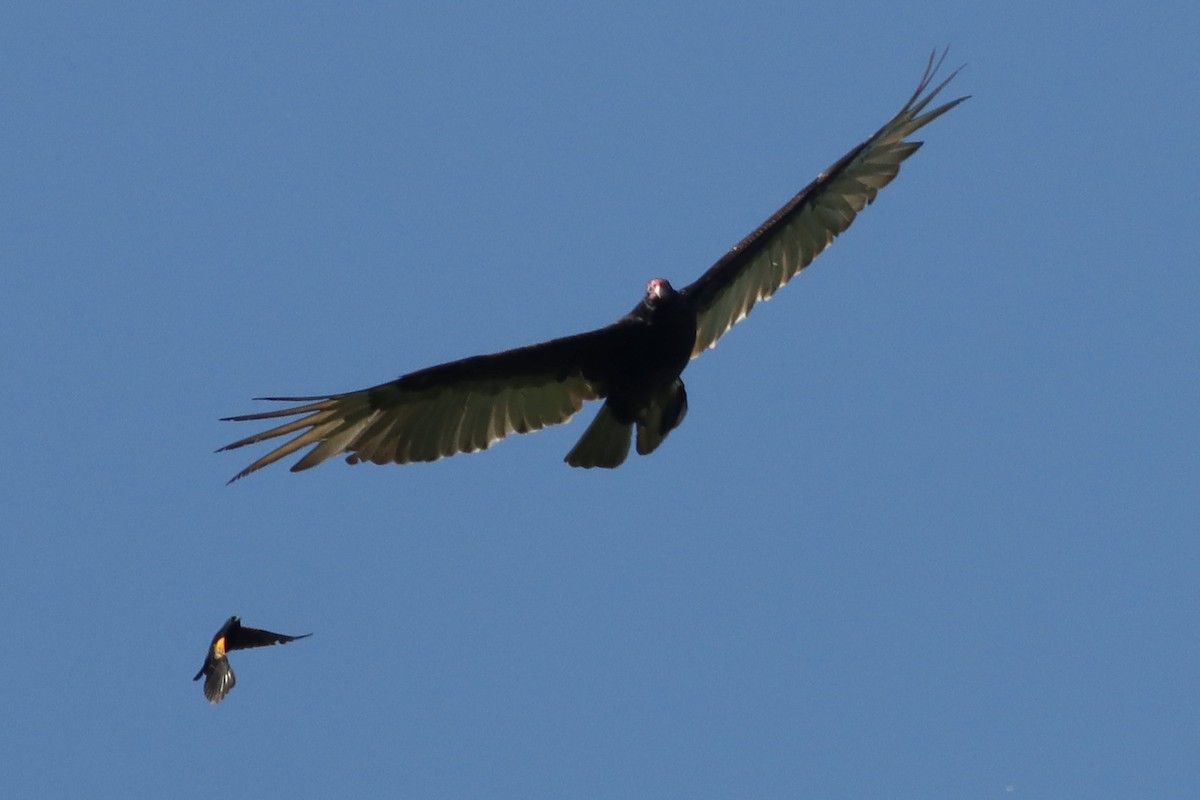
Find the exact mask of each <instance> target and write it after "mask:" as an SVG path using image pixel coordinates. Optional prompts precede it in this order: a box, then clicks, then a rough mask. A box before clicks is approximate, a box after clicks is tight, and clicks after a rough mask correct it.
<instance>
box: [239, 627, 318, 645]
mask: <svg viewBox="0 0 1200 800" xmlns="http://www.w3.org/2000/svg"><path fill="white" fill-rule="evenodd" d="M309 636H312V634H311V633H305V634H302V635H300V636H288V635H287V634H285V633H273V632H271V631H264V630H259V629H258V628H247V627H246V626H244V625H243V626H241V627H240V628H238V629H237V630H236V631H233V632H231V633H230V635H229V636H228V637H227V638H226V639H225V649H226V650H245V649H247V648H250V647H265V646H266V645H269V644H287V643H288V642H294V641H296V640H297V639H307V638H308V637H309Z"/></svg>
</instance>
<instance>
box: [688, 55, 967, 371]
mask: <svg viewBox="0 0 1200 800" xmlns="http://www.w3.org/2000/svg"><path fill="white" fill-rule="evenodd" d="M934 55H936V54H933V55H930V57H929V64H928V65H927V66H926V68H925V74H924V75H923V76H922V78H921V82H920V84H919V85H918V86H917V89H916V91H915V92H913V94H912V97H910V98H909V100H908V102H907V103H905V104H904V107H903V108H901V109H900V111H899V112H898V113H897V114H896V116H894V117H892V119H891V120H889V121H888V123H887V124H886V125H884V126H883V127H882V128H880V129H879V130H878V131H877V132H876V133H875V135H874V136H872V137H871V138H869V139H867V140H866V141H865V142H863V143H862V144H860V145H859V146H858V147H855V148H854V149H853V150H851V151H850V152H849V153H847V154H846V155H844V156H842V158H841V159H840V160H838V162H837V163H836V164H834V165H833V166H831V167H830V168H829V169H827V170H826V171H825V172H822V173H821V174H820V175H818V176H817V178H816V180H814V181H813V182H812V183H810V184H809V185H808V186H806V187H804V189H802V190H801V191H800V193H799V194H797V195H796V196H795V197H793V198H792V199H791V201H789V202H788V203H787V205H785V206H784V207H783V208H781V209H779V211H777V212H775V214H774V215H773V216H772V217H771V218H770V219H768V220H767V221H766V222H764V223H763V224H762V225H760V226H759V228H758V229H757V230H756V231H754V232H753V233H751V234H750V235H749V236H747V237H746V238H745V239H743V240H742V241H741V242H739V243H738V244H737V245H736V246H735V247H734V248H733V249H732V250H730V251H729V252H728V253H727V254H725V256H724V257H723V258H721V260H720V261H718V262H717V263H716V264H714V265H713V266H712V267H711V268H709V270H708V271H707V272H705V273H704V274H703V275H701V276H700V278H699V279H697V280H696V281H695V282H694V283H692V284H691V285H690V286H688V287H686V288H685V289H683V291H682V294H683V295H685V296H686V297H688V298H689V299H690V301H691V302H692V304H693V307H694V308H695V309H696V311H697V315H698V318H697V325H696V346H695V348H694V349H693V350H692V357H693V358H695V357H696V356H698V355H700V354H701V353H703V352H704V351H705V350H707V349H708V348H710V347H712V346H714V345H715V344H716V343H717V340H718V339H720V338H721V336H722V335H724V333H725V332H726V331H727V330H729V329H730V328H732V327H733V326H734V325H736V324H737V323H738V322H740V321H741V320H742V319H743V318H745V316H746V315H747V314H749V313H750V309H751V308H753V307H754V304H755V303H756V302H758V301H759V300H766V299H768V298H770V297H771V295H773V294H774V293H775V291H776V290H777V289H779V287H781V286H783V285H784V284H785V283H787V282H788V281H789V280H791V278H792V277H793V276H794V275H795V274H796V273H798V272H799V271H800V270H802V269H804V268H805V267H806V266H808V265H809V264H810V263H811V262H812V260H813V259H814V258H816V257H817V255H819V254H820V253H821V251H822V250H824V249H825V248H826V247H828V246H829V245H830V244H831V243H832V242H833V239H834V237H835V236H837V235H838V234H840V233H841V232H842V231H844V230H846V229H847V228H848V227H850V223H852V222H853V221H854V219H855V217H856V216H857V215H858V212H859V211H862V210H863V208H864V207H865V206H866V205H867V204H869V203H871V202H872V201H873V200H874V199H875V195H876V193H877V192H878V191H879V190H880V189H882V188H883V187H884V186H887V185H888V184H889V183H890V182H891V181H892V179H893V178H895V177H896V175H897V173H899V171H900V163H901V162H902V161H904V159H906V158H908V157H909V156H911V155H912V154H913V153H914V152H916V150H917V148H919V147H920V146H921V142H909V141H905V139H906V138H907V137H908V136H910V135H911V134H912V133H913V132H914V131H916V130H918V129H919V128H921V127H923V126H925V125H927V124H929V123H930V122H932V121H933V120H935V119H937V118H938V117H940V116H941V115H942V114H945V113H946V112H947V111H949V110H950V109H952V108H954V107H955V106H956V105H958V104H959V103H961V102H962V101H964V100H966V99H967V98H966V97H959V98H957V99H955V100H951V101H949V102H948V103H944V104H942V105H940V106H938V107H936V108H934V109H933V110H931V111H925V107H926V106H927V105H929V103H930V101H932V100H933V99H934V97H936V96H937V94H938V93H939V92H940V91H941V90H942V89H943V88H945V86H946V84H947V83H949V82H950V81H951V80H952V79H953V78H954V76H955V75H957V74H958V71H957V70H955V72H953V73H951V74H950V76H949V77H947V78H946V79H945V80H944V81H942V82H941V83H939V84H938V85H937V86H935V87H934V88H933V89H932V90H930V91H928V93H926V90H927V89H929V85H930V83H931V82H932V81H933V77H934V75H935V74H936V73H937V71H938V68H939V67H940V66H941V64H942V61H943V60H945V57H946V55H945V53H943V54H942V56H941V58H939V59H937V60H936V62H935V59H934ZM922 112H924V113H922Z"/></svg>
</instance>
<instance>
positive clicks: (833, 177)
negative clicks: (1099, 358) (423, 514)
mask: <svg viewBox="0 0 1200 800" xmlns="http://www.w3.org/2000/svg"><path fill="white" fill-rule="evenodd" d="M934 55H936V54H934ZM934 55H931V56H930V57H929V63H928V64H927V65H926V67H925V73H924V75H923V76H922V77H921V82H920V83H919V84H918V85H917V88H916V91H914V92H913V94H912V96H911V97H910V98H909V99H908V102H906V103H905V104H904V106H903V107H902V108H901V109H900V111H899V112H898V113H897V114H896V115H895V116H894V117H892V118H891V119H890V120H888V122H887V123H886V124H885V125H884V126H883V127H882V128H880V129H879V130H878V131H877V132H876V133H875V134H874V135H873V136H871V137H870V138H869V139H867V140H866V141H865V142H863V143H862V144H860V145H858V146H857V147H855V148H854V149H853V150H851V151H850V152H849V153H847V154H846V155H844V156H842V157H841V158H840V159H838V161H837V162H836V163H834V164H833V166H831V167H830V168H829V169H827V170H825V171H824V172H822V173H821V174H820V175H818V176H817V177H816V179H815V180H814V181H813V182H812V183H810V184H809V185H808V186H806V187H805V188H804V189H802V190H801V191H800V193H799V194H797V195H796V196H795V197H793V198H792V199H791V200H790V201H789V202H788V203H787V205H785V206H783V208H781V209H779V210H778V211H777V212H775V214H774V215H773V216H772V217H771V218H770V219H768V220H767V221H766V222H764V223H763V224H762V225H760V226H759V227H758V229H757V230H755V231H754V232H753V233H751V234H750V235H749V236H747V237H746V238H745V239H743V240H742V241H741V242H739V243H738V244H737V245H735V246H734V248H733V249H732V250H730V251H729V252H728V253H726V254H725V256H724V257H722V258H721V259H720V260H719V261H717V263H716V264H714V265H713V266H712V267H711V268H709V270H708V271H707V272H705V273H704V274H703V275H701V276H700V277H699V279H697V280H696V281H695V282H694V283H692V284H690V285H688V286H686V287H684V288H683V289H681V290H678V291H676V290H675V289H674V288H672V286H671V284H670V283H668V282H667V281H666V280H664V279H662V278H655V279H653V280H651V281H650V282H649V283H648V284H647V286H646V294H645V296H644V297H643V298H642V300H641V302H639V303H638V304H637V306H635V307H634V309H633V310H632V311H630V312H629V313H628V314H626V315H625V316H624V317H622V318H621V319H619V320H617V321H616V322H614V323H613V324H611V325H609V326H607V327H604V328H600V329H599V330H594V331H590V332H588V333H581V334H577V335H575V336H567V337H564V338H561V339H553V340H551V341H548V342H542V343H541V344H535V345H530V346H527V347H519V348H516V349H514V350H506V351H504V352H501V353H494V354H492V355H482V356H473V357H471V358H464V359H462V360H460V361H452V362H450V363H447V364H439V365H437V366H434V367H429V368H427V369H422V370H418V371H416V372H410V373H409V374H407V375H403V376H401V377H399V378H397V379H396V380H394V381H391V382H389V383H382V384H380V385H378V386H373V387H371V388H369V389H361V390H359V391H356V392H347V393H345V394H335V395H327V396H317V397H267V398H260V399H265V400H275V401H283V402H292V403H300V404H301V405H294V406H290V407H288V408H282V409H278V410H275V411H264V412H260V413H257V414H246V415H243V416H237V417H227V418H226V420H227V421H236V422H244V421H258V420H267V419H275V418H281V417H299V419H294V420H291V421H290V422H285V423H284V424H281V425H278V426H276V427H274V428H271V429H269V430H266V431H263V432H261V433H256V434H253V435H251V436H247V437H246V438H244V439H239V440H238V441H236V442H233V443H232V444H229V445H226V446H225V447H223V448H221V450H232V449H234V448H238V447H244V446H246V445H248V444H254V443H257V442H262V441H266V440H268V439H274V438H276V437H287V436H291V437H292V438H290V439H287V440H286V441H284V442H283V443H282V444H280V445H279V446H278V447H276V448H275V449H274V450H272V451H270V452H269V453H267V454H266V455H264V456H262V457H261V458H259V459H258V460H257V461H255V462H254V463H253V464H251V465H250V466H248V467H246V468H245V469H244V470H242V471H241V472H239V473H238V474H237V475H236V476H234V478H232V479H231V481H230V482H232V481H234V480H237V479H238V478H241V477H244V476H246V475H249V474H250V473H251V472H254V471H255V470H257V469H261V468H262V467H265V466H267V465H268V464H271V463H273V462H275V461H278V460H280V459H281V458H284V457H285V456H288V455H291V454H292V453H294V452H296V451H297V450H300V449H302V448H304V447H308V446H309V445H313V447H312V449H310V450H309V451H308V452H307V453H306V454H304V456H303V457H302V458H300V460H299V461H297V462H296V463H295V464H294V465H293V466H292V471H298V470H303V469H308V468H309V467H313V466H316V465H317V464H320V463H321V462H322V461H324V460H326V459H327V458H330V457H332V456H335V455H338V454H340V453H348V456H347V458H346V460H347V462H349V463H351V464H356V463H358V462H360V461H370V462H373V463H375V464H386V463H392V462H394V463H397V464H407V463H410V462H413V461H434V460H436V459H439V458H442V457H444V456H450V455H454V454H455V453H470V452H474V451H476V450H484V449H486V448H487V447H488V446H489V445H491V444H492V443H493V442H495V441H496V440H498V439H503V438H504V437H505V436H507V435H508V434H510V433H528V432H530V431H536V430H540V429H542V428H544V427H545V426H547V425H557V424H559V423H562V422H566V421H567V420H568V419H570V418H571V417H572V416H574V415H575V413H576V412H577V411H579V410H580V409H581V408H582V407H583V404H584V401H587V400H599V399H601V398H603V399H604V401H605V402H604V405H603V406H602V407H601V409H600V411H599V413H598V414H597V415H596V418H595V419H594V420H593V421H592V423H591V425H589V426H588V428H587V430H585V431H584V433H583V436H582V438H580V440H579V442H578V443H577V444H576V445H575V447H574V448H572V449H571V451H570V452H569V453H567V456H566V459H565V460H566V462H567V463H568V464H570V465H571V466H573V467H616V466H618V465H619V464H621V463H622V462H623V461H624V460H625V457H626V455H627V454H628V452H629V442H630V438H631V433H632V431H633V429H634V428H635V427H636V429H637V437H636V438H637V451H638V453H639V454H641V455H645V454H647V453H650V452H653V451H654V449H655V448H657V447H658V446H659V445H660V444H661V443H662V441H663V439H665V438H666V436H667V434H668V433H670V432H671V430H672V429H674V428H675V427H676V426H677V425H679V423H680V422H681V421H682V420H683V417H684V414H686V413H687V394H686V392H685V391H684V386H683V381H681V380H680V377H679V376H680V374H681V373H682V372H683V369H684V367H686V366H687V364H688V361H689V360H691V359H693V358H695V357H696V356H698V355H700V354H701V353H703V352H704V351H705V350H707V349H708V348H710V347H712V346H714V345H715V344H716V343H717V340H718V339H720V338H721V336H722V335H723V334H724V333H725V331H727V330H729V329H730V328H731V327H733V325H735V324H736V323H737V322H739V321H740V320H741V319H742V318H743V317H745V316H746V315H747V314H748V313H749V312H750V309H751V308H753V307H754V304H755V303H756V302H758V301H759V300H766V299H767V298H769V297H771V295H773V294H774V293H775V291H776V290H777V289H779V287H781V286H783V285H784V284H785V283H787V282H788V280H789V279H791V278H792V276H794V275H795V274H796V273H797V272H799V271H800V270H802V269H804V267H806V266H808V264H809V263H810V262H811V261H812V260H813V259H814V258H816V257H817V255H818V254H819V253H820V252H821V251H822V250H824V249H825V248H826V247H828V246H829V244H830V243H831V242H832V241H833V239H834V237H836V236H837V235H838V234H840V233H841V232H842V231H844V230H846V228H848V227H849V226H850V223H852V222H853V221H854V218H855V216H856V215H857V214H858V212H859V211H861V210H862V209H863V208H864V207H865V206H866V205H867V204H868V203H870V202H872V201H873V200H874V199H875V195H876V193H877V192H878V191H879V190H880V189H882V188H883V187H884V186H886V185H887V184H888V183H890V182H891V180H892V179H893V178H895V177H896V174H897V173H898V172H899V171H900V163H901V162H902V161H904V160H905V159H906V158H908V157H909V156H911V155H912V154H913V153H914V152H916V150H917V148H919V147H920V146H921V142H913V141H907V139H908V137H909V136H910V135H912V134H913V133H914V132H915V131H917V130H918V129H920V128H922V127H924V126H925V125H927V124H929V123H930V122H932V121H933V120H935V119H937V118H938V117H940V116H941V115H942V114H945V113H946V112H947V111H949V110H950V109H952V108H954V107H955V106H956V105H958V104H959V103H961V102H962V101H963V100H966V99H967V98H966V97H959V98H957V99H955V100H951V101H949V102H946V103H943V104H942V105H940V106H937V107H935V108H933V109H932V110H929V111H926V110H925V109H926V107H927V106H928V105H929V104H930V102H932V101H933V99H934V98H935V97H936V96H937V95H938V93H939V92H941V90H942V89H943V88H945V86H946V84H948V83H949V82H950V81H951V79H953V78H954V76H955V75H956V74H957V72H958V71H957V70H955V72H954V73H952V74H951V75H950V76H948V77H947V78H946V79H945V80H943V81H942V82H941V83H939V84H937V85H936V86H934V87H933V88H932V89H930V85H931V83H932V81H933V78H934V76H935V74H936V73H937V71H938V69H939V68H940V66H941V64H942V61H944V60H945V53H943V54H942V56H941V58H940V59H937V60H936V61H935V58H934Z"/></svg>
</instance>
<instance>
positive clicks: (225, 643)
mask: <svg viewBox="0 0 1200 800" xmlns="http://www.w3.org/2000/svg"><path fill="white" fill-rule="evenodd" d="M309 636H312V634H311V633H306V634H304V635H303V636H287V635H285V634H282V633H271V632H270V631H260V630H259V629H258V628H243V627H242V620H241V618H240V617H230V618H229V619H227V620H225V624H224V625H222V626H221V630H219V631H217V634H216V636H214V637H213V639H212V644H210V645H209V646H208V653H206V654H205V656H204V666H202V667H200V671H199V672H197V673H196V677H194V678H192V680H194V681H198V680H200V678H201V677H203V678H204V697H205V698H206V699H207V700H208V702H210V703H212V704H213V705H216V704H217V703H219V702H221V701H222V700H224V699H225V695H227V694H229V691H230V690H231V689H232V688H233V686H234V684H236V683H237V678H235V677H234V675H233V669H232V668H230V666H229V659H228V658H226V657H225V654H226V653H227V652H229V651H230V650H245V649H246V648H248V647H265V646H267V645H269V644H287V643H288V642H294V641H296V640H297V639H307V638H308V637H309Z"/></svg>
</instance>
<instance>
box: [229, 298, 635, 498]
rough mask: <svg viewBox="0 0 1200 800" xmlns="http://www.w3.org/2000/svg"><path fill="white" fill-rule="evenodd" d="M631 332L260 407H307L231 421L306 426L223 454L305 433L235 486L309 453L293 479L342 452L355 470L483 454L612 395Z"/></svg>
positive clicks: (594, 335)
mask: <svg viewBox="0 0 1200 800" xmlns="http://www.w3.org/2000/svg"><path fill="white" fill-rule="evenodd" d="M621 325H622V323H620V322H618V323H615V324H614V325H610V326H608V327H606V328H601V329H599V330H595V331H590V332H588V333H581V334H576V335H574V336H566V337H563V338H560V339H552V340H550V341H548V342H542V343H541V344H535V345H529V346H527V347H519V348H516V349H514V350H506V351H504V352H501V353H494V354H491V355H483V356H473V357H471V358H464V359H462V360H460V361H452V362H449V363H446V364H439V365H438V366H435V367H428V368H426V369H422V370H419V371H417V372H412V373H409V374H407V375H404V376H402V377H400V378H397V379H396V380H394V381H391V382H390V383H384V384H380V385H379V386H374V387H371V388H369V389H362V390H359V391H357V392H348V393H346V394H335V395H328V396H320V397H266V398H260V399H264V400H278V401H284V402H300V403H304V404H303V405H299V406H292V407H290V408H283V409H279V410H277V411H265V412H262V413H258V414H245V415H243V416H237V417H228V418H226V419H227V421H233V422H245V421H257V420H265V419H274V418H277V417H293V416H300V419H296V420H292V421H291V422H287V423H285V424H283V425H279V426H277V427H275V428H271V429H269V430H266V431H263V432H261V433H256V434H254V435H253V436H247V437H246V438H244V439H239V440H238V441H236V442H233V443H232V444H228V445H226V446H225V447H222V448H221V450H232V449H234V448H237V447H244V446H245V445H248V444H254V443H256V442H262V441H265V440H267V439H274V438H276V437H279V436H289V435H292V434H296V435H295V436H294V437H293V438H291V439H288V440H287V441H286V442H284V443H283V444H281V445H279V446H278V447H276V448H275V449H274V450H272V451H271V452H269V453H267V454H266V455H264V456H263V457H262V458H260V459H258V460H257V461H255V462H254V463H253V464H251V465H250V466H248V467H246V468H245V469H244V470H242V471H241V472H239V473H238V474H237V475H235V476H234V477H233V479H232V480H237V479H238V478H242V477H245V476H246V475H249V474H250V473H251V472H254V471H255V470H257V469H261V468H263V467H265V466H267V465H268V464H271V463H274V462H275V461H278V460H279V459H281V458H284V457H286V456H288V455H290V454H292V453H294V452H296V451H297V450H300V449H301V448H303V447H307V446H308V445H315V446H314V447H313V448H312V449H311V450H309V451H308V452H307V453H306V454H305V455H304V457H303V458H301V459H300V460H299V461H297V462H296V463H295V464H294V465H293V466H292V471H293V472H297V471H299V470H303V469H308V468H309V467H313V466H316V465H317V464H320V463H321V462H322V461H324V460H326V459H327V458H330V457H332V456H335V455H337V454H339V453H349V454H350V456H349V457H348V458H347V461H349V462H350V463H358V462H359V461H371V462H373V463H376V464H387V463H393V462H394V463H397V464H407V463H411V462H414V461H435V460H437V459H439V458H443V457H445V456H450V455H454V454H455V453H471V452H474V451H476V450H483V449H485V448H487V447H488V446H489V445H491V444H492V443H493V442H495V441H497V440H499V439H503V438H504V437H505V436H507V435H508V434H510V433H528V432H530V431H536V430H541V429H542V428H544V427H546V426H547V425H557V424H558V423H561V422H566V421H567V420H568V419H570V418H571V417H572V416H574V415H575V413H576V412H578V411H579V410H580V409H581V408H582V407H583V403H584V401H586V400H594V399H597V398H598V397H601V396H603V392H604V389H603V384H604V380H605V376H604V366H603V365H605V364H607V363H609V361H610V360H611V359H609V358H606V357H605V352H606V349H611V347H612V344H613V343H614V342H615V341H617V339H618V338H619V337H620V336H621V333H620V327H621ZM218 452H219V451H218ZM231 482H232V481H231Z"/></svg>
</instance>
